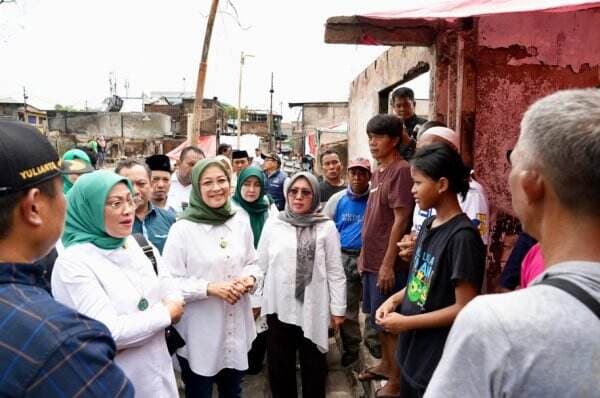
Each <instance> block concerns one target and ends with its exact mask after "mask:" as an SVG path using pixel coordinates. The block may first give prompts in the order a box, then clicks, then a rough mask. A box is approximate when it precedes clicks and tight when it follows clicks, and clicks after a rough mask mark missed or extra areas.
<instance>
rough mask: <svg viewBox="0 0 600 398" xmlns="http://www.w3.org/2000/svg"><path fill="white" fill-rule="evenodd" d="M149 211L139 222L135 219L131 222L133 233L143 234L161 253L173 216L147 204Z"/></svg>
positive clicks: (173, 220)
mask: <svg viewBox="0 0 600 398" xmlns="http://www.w3.org/2000/svg"><path fill="white" fill-rule="evenodd" d="M149 207H150V211H149V212H148V214H146V217H144V220H140V219H139V218H137V216H136V217H135V221H134V222H133V233H135V234H143V235H144V236H145V237H146V239H148V240H149V241H150V242H152V244H153V245H154V246H155V247H156V248H157V249H158V251H159V252H161V253H162V251H163V248H164V246H165V242H166V241H167V235H168V234H169V229H171V225H173V223H174V222H175V216H174V215H173V214H172V213H170V212H169V211H167V210H164V209H161V208H160V207H156V206H154V205H153V204H152V203H149Z"/></svg>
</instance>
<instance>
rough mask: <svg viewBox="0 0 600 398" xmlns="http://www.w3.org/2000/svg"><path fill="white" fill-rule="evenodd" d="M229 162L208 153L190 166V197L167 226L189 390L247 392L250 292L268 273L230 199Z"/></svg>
mask: <svg viewBox="0 0 600 398" xmlns="http://www.w3.org/2000/svg"><path fill="white" fill-rule="evenodd" d="M230 186H231V180H230V175H229V173H228V172H227V171H226V169H225V166H224V165H223V164H222V163H221V162H219V161H218V160H215V159H204V160H201V161H200V162H198V163H197V164H196V165H195V166H194V168H193V169H192V193H191V195H190V204H189V206H188V208H187V209H186V210H185V212H184V213H183V216H182V217H181V219H179V220H178V221H177V222H176V223H175V224H174V225H173V226H172V227H171V230H170V231H169V236H168V237H167V242H166V243H165V248H164V251H163V258H164V260H165V262H166V263H167V264H168V266H169V267H170V273H171V275H173V278H175V280H176V282H177V285H178V286H179V287H180V288H181V291H182V293H183V297H184V299H185V302H186V312H185V314H184V315H183V317H182V319H181V322H180V323H179V324H177V326H176V328H177V330H178V332H179V333H180V334H181V335H182V336H183V338H184V340H185V341H186V343H187V344H186V345H185V346H184V347H183V348H180V349H179V350H178V351H177V357H178V359H179V364H180V365H181V370H182V373H181V375H182V379H183V382H184V383H185V393H186V396H187V397H206V398H210V397H212V390H213V384H215V383H216V384H217V385H218V389H219V395H220V396H222V397H228V398H229V397H239V396H241V383H242V379H243V376H244V371H245V370H246V369H247V368H248V358H247V352H248V350H249V349H250V346H251V344H252V341H253V340H254V338H255V336H256V331H255V326H254V319H253V316H252V308H251V304H250V297H249V295H248V293H250V292H251V291H252V290H253V289H254V286H255V283H256V282H257V280H259V279H260V278H261V277H262V273H261V271H260V269H259V268H258V266H257V265H256V261H257V259H256V252H255V250H254V239H253V236H252V230H251V229H250V225H249V223H248V221H247V219H244V218H243V216H241V215H240V213H239V212H237V213H236V212H235V211H234V210H233V209H232V207H231V200H230V199H229V193H230Z"/></svg>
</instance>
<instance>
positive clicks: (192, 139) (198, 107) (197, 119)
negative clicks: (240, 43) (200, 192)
mask: <svg viewBox="0 0 600 398" xmlns="http://www.w3.org/2000/svg"><path fill="white" fill-rule="evenodd" d="M218 6H219V0H212V4H211V6H210V13H209V15H208V21H207V22H206V32H205V33H204V45H203V46H202V58H200V66H199V68H198V81H197V83H196V98H195V99H194V113H193V117H192V129H191V131H190V132H189V133H188V141H189V144H190V145H192V146H196V147H197V146H198V137H199V136H200V126H201V123H202V105H203V103H204V82H205V81H206V69H207V67H208V64H207V60H208V50H209V49H210V38H211V36H212V30H213V26H214V24H215V16H216V14H217V7H218Z"/></svg>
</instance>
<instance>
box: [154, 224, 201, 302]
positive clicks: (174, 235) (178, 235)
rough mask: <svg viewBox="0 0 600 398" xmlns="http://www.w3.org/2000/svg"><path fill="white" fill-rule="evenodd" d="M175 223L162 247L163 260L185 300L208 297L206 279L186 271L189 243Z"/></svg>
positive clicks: (183, 232)
mask: <svg viewBox="0 0 600 398" xmlns="http://www.w3.org/2000/svg"><path fill="white" fill-rule="evenodd" d="M177 224H178V223H175V224H174V225H173V226H172V227H171V230H170V231H169V236H168V237H167V241H166V242H165V247H164V249H163V261H164V264H165V265H166V268H167V270H168V272H169V274H170V275H171V277H172V278H173V280H174V282H175V283H176V285H177V286H178V287H179V291H180V292H181V294H182V295H183V298H184V300H185V301H186V302H190V301H195V300H203V299H206V298H207V297H208V293H207V288H208V281H207V280H206V279H202V278H198V277H197V276H190V275H188V272H187V265H186V254H187V247H186V245H187V244H189V243H188V241H187V237H186V236H185V235H186V234H185V231H183V230H182V228H180V226H179V225H177Z"/></svg>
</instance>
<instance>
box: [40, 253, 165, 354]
mask: <svg viewBox="0 0 600 398" xmlns="http://www.w3.org/2000/svg"><path fill="white" fill-rule="evenodd" d="M57 284H58V285H61V286H60V291H61V294H64V295H67V296H68V298H69V299H70V302H71V303H72V304H73V306H74V308H75V309H76V310H77V311H79V312H81V313H82V314H84V315H87V316H89V317H90V318H93V319H96V320H98V321H100V322H102V323H104V324H105V325H106V327H107V328H108V329H109V330H110V332H111V334H112V337H113V339H114V340H115V343H116V345H117V350H122V349H125V348H131V347H136V346H140V345H143V344H144V342H145V341H146V340H147V339H148V338H150V337H153V336H154V335H155V334H156V332H157V331H159V330H161V329H164V328H165V327H167V326H169V325H170V324H171V316H170V314H169V310H168V309H167V308H166V307H165V306H164V305H163V304H162V303H161V302H158V303H156V304H154V305H152V306H151V307H150V308H148V309H147V310H146V311H139V312H136V313H130V314H119V312H118V311H117V308H116V307H115V305H114V303H113V302H111V300H110V299H109V297H108V295H107V294H106V291H105V290H104V288H103V287H102V284H101V283H100V281H99V280H98V278H97V277H96V275H95V274H94V272H93V271H92V270H91V269H90V268H89V267H88V266H87V265H85V263H84V262H83V261H71V260H70V259H68V258H64V257H63V258H60V257H59V258H58V259H57V261H56V266H55V267H54V270H53V273H52V286H53V291H54V290H55V288H56V285H57ZM57 299H59V301H61V300H60V298H57Z"/></svg>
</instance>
